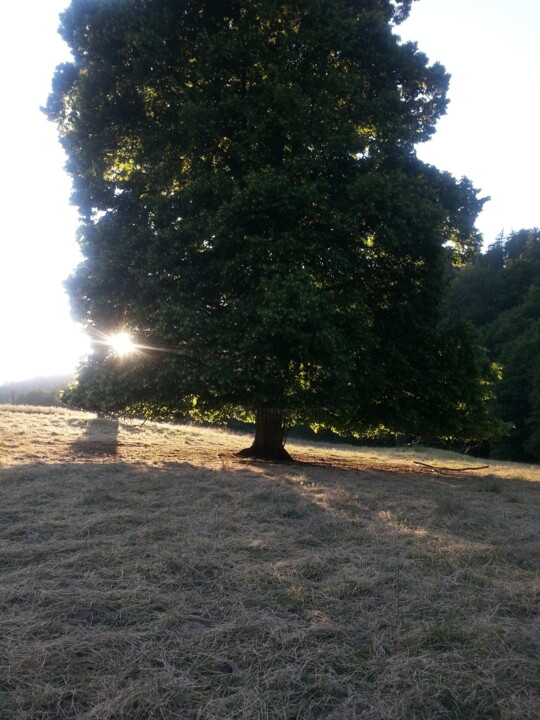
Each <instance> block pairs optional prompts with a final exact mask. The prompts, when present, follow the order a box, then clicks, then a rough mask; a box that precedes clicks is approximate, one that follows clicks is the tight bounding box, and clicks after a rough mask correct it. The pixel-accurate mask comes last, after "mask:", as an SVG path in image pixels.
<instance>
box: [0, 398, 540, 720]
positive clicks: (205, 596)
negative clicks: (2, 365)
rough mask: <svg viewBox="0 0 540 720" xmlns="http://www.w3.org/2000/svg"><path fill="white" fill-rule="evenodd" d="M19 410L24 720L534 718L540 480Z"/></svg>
mask: <svg viewBox="0 0 540 720" xmlns="http://www.w3.org/2000/svg"><path fill="white" fill-rule="evenodd" d="M249 440H250V439H249V438H248V437H247V436H242V435H237V434H231V433H227V432H224V431H219V430H215V429H206V428H197V427H189V426H182V425H167V424H160V423H144V424H143V423H142V422H140V421H131V422H127V421H125V420H118V419H110V418H96V417H95V415H91V414H89V413H80V412H74V411H69V410H61V409H57V408H53V409H46V408H44V409H38V408H31V407H20V406H19V407H17V406H0V564H1V566H2V583H1V584H0V607H1V608H2V620H1V621H0V625H1V626H0V677H2V678H3V684H2V691H3V694H2V698H1V700H0V715H1V716H2V717H6V718H8V717H9V718H11V717H13V718H19V720H35V718H40V720H57V718H60V717H61V718H67V719H68V720H76V719H77V720H78V719H79V718H91V717H92V718H100V720H116V719H117V718H129V720H148V718H152V717H156V718H158V717H159V718H164V719H165V720H169V719H170V720H172V719H173V718H186V720H191V719H193V720H195V719H199V720H227V719H228V718H243V719H244V720H274V719H275V720H282V719H283V718H303V719H304V720H311V719H312V718H324V719H325V720H374V718H381V719H382V718H385V719H387V720H394V719H399V720H405V719H412V718H414V720H443V719H444V720H447V719H448V718H455V719H456V720H457V719H459V720H462V719H463V720H464V719H465V718H466V719H467V720H488V719H489V720H515V719H517V718H519V719H520V720H533V718H536V710H537V702H538V692H539V690H540V687H539V683H538V675H537V660H538V656H539V654H540V639H539V637H538V626H537V623H538V600H539V597H540V585H539V584H538V546H539V541H540V529H539V527H540V523H539V519H540V518H539V512H538V491H539V490H540V484H539V483H538V480H540V472H539V469H538V468H534V467H528V466H523V465H516V464H512V463H497V464H492V463H490V462H489V461H487V463H488V464H489V465H490V467H489V468H488V469H486V470H477V471H466V472H459V473H457V472H452V471H449V470H444V469H441V470H439V471H436V470H433V469H430V468H427V467H425V466H419V465H415V464H414V463H415V462H417V461H420V462H426V463H430V464H432V465H437V466H441V468H448V467H451V466H453V467H454V468H459V467H470V466H471V465H476V466H479V465H482V464H486V461H476V460H471V459H469V458H463V457H462V456H458V455H456V454H451V453H434V452H433V451H430V450H424V451H421V450H419V449H415V450H411V449H403V450H373V449H371V448H369V449H367V448H359V449H357V448H351V447H346V446H344V447H339V448H335V447H330V446H308V445H305V444H297V445H292V446H291V447H290V448H289V449H290V451H291V454H292V455H293V456H294V457H295V458H296V459H298V461H299V462H297V463H295V464H293V465H288V466H279V465H272V464H269V463H262V462H251V461H246V460H241V459H239V458H236V457H235V455H234V453H235V452H236V451H238V450H239V449H241V448H242V447H245V446H246V445H247V444H249Z"/></svg>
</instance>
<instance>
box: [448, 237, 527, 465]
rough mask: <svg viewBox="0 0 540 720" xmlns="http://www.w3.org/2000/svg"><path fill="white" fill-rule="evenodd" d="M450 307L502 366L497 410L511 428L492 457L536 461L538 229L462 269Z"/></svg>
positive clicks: (505, 241)
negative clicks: (477, 335) (474, 327)
mask: <svg viewBox="0 0 540 720" xmlns="http://www.w3.org/2000/svg"><path fill="white" fill-rule="evenodd" d="M449 307H450V310H451V314H452V315H453V316H454V317H463V318H467V319H468V320H470V321H471V322H472V323H473V324H474V325H475V326H476V328H477V329H478V331H479V333H480V337H481V340H482V342H483V343H484V344H485V346H486V347H487V348H488V351H489V354H490V356H491V358H492V359H493V360H495V361H496V362H497V363H500V364H501V365H502V368H503V371H502V382H501V383H500V385H499V386H498V389H497V393H496V400H495V408H496V412H497V414H498V415H499V416H500V417H501V418H502V419H503V420H504V421H506V422H507V423H510V424H511V425H512V430H511V431H510V432H509V433H507V434H506V435H505V436H504V437H503V438H501V439H500V440H499V441H498V442H496V443H494V444H493V454H494V455H495V456H496V457H500V458H506V459H510V460H536V461H538V460H540V231H539V230H538V229H533V230H520V231H519V232H515V233H512V234H511V235H509V236H508V237H507V238H506V239H504V238H499V239H498V241H497V242H496V243H495V244H494V245H492V246H491V247H490V248H489V249H488V250H487V252H486V253H484V254H483V255H480V256H479V257H478V258H477V259H476V260H475V262H474V263H473V264H471V265H468V266H466V267H464V268H462V269H461V270H460V271H459V273H458V274H457V277H456V278H455V280H454V282H453V284H452V289H451V293H450V296H449Z"/></svg>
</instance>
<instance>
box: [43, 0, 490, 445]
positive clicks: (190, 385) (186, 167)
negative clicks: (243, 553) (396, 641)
mask: <svg viewBox="0 0 540 720" xmlns="http://www.w3.org/2000/svg"><path fill="white" fill-rule="evenodd" d="M410 5H411V0H403V1H401V2H399V1H398V2H390V1H389V0H363V1H362V2H358V1H356V0H355V1H353V0H294V1H293V0H290V1H285V2H283V0H279V2H278V0H227V1H224V2H220V3H215V2H209V0H199V1H198V2H189V3H175V2H172V1H171V0H169V1H167V0H123V1H122V2H115V3H111V2H108V1H106V0H73V2H72V4H71V6H70V7H69V8H68V9H67V10H66V11H65V13H64V14H63V16H62V28H61V32H62V35H63V37H64V39H65V40H66V41H67V42H68V44H69V46H70V48H71V50H72V53H73V57H74V61H73V63H68V64H66V65H63V66H61V67H60V68H58V71H57V73H56V76H55V80H54V86H53V93H52V95H51V97H50V99H49V103H48V109H47V111H48V114H49V117H50V118H51V119H52V120H54V121H55V122H56V123H57V125H58V128H59V131H60V134H61V137H62V142H63V144H64V147H65V149H66V151H67V154H68V157H69V163H68V167H69V170H70V172H71V174H72V176H73V179H74V202H75V203H76V204H77V205H78V207H79V209H80V212H81V216H82V225H81V231H80V245H81V250H82V252H83V255H84V262H83V263H82V264H81V265H80V266H79V268H78V270H77V271H76V273H75V274H74V275H73V277H72V278H71V279H70V281H69V283H68V287H69V291H70V294H71V298H72V303H73V310H74V313H75V316H76V317H77V319H78V320H80V321H81V322H83V323H84V324H85V325H86V326H87V328H88V330H89V332H91V333H94V335H95V336H96V338H99V337H100V333H108V332H113V331H114V330H117V329H122V330H128V331H129V332H131V334H132V335H133V336H134V337H135V338H136V340H137V341H138V342H139V343H141V344H142V345H145V346H151V347H159V348H162V349H167V350H168V351H169V352H155V351H145V353H144V354H143V353H140V354H138V355H137V356H135V357H134V358H133V359H131V360H129V359H123V360H119V359H116V358H114V357H113V356H111V355H110V354H108V353H107V352H106V351H104V350H102V349H97V350H96V352H95V353H94V356H93V357H92V358H91V359H90V360H89V361H88V363H87V365H86V366H85V367H84V368H83V369H82V370H81V373H80V379H79V385H78V387H77V388H74V389H72V390H70V392H69V393H68V394H66V396H65V397H66V398H67V399H68V400H69V402H70V403H72V404H74V405H78V406H81V407H86V408H92V409H103V410H105V409H107V410H117V411H118V410H120V409H122V408H126V407H133V406H137V407H139V408H141V407H144V408H146V411H147V412H149V413H172V414H174V413H185V412H188V411H189V412H196V413H198V414H199V415H200V416H204V417H211V418H216V417H220V416H221V417H224V416H228V417H237V418H239V419H243V420H250V419H253V413H254V411H255V409H256V408H257V407H260V406H267V407H274V408H280V409H281V410H283V412H284V413H285V414H286V416H288V417H289V418H290V419H291V420H294V421H296V422H304V423H308V424H312V425H313V424H317V423H320V424H323V425H325V426H328V427H331V428H334V429H336V430H339V431H340V432H355V433H358V432H366V431H375V430H376V429H377V428H380V427H386V428H388V429H391V430H392V431H395V432H399V431H402V430H406V431H407V432H412V431H414V432H417V431H418V432H422V431H424V430H425V429H427V428H429V429H430V430H431V431H433V432H437V433H439V434H440V433H443V434H460V435H470V434H471V433H472V434H473V435H474V436H477V434H478V433H484V432H485V428H486V422H487V419H486V413H485V403H484V399H485V395H486V392H485V390H486V388H487V387H488V386H487V385H482V384H481V383H482V381H485V382H488V381H489V380H490V377H491V371H490V369H489V365H488V364H487V363H486V361H485V359H483V358H482V357H481V356H479V355H477V354H476V351H475V349H474V341H473V340H472V338H471V337H470V336H469V335H468V334H467V332H466V331H465V330H464V329H463V328H460V327H455V328H446V327H444V326H443V324H442V319H443V317H442V298H443V290H444V286H445V281H444V278H445V267H446V266H447V264H448V262H449V261H451V262H456V263H459V262H462V261H463V259H464V258H466V257H468V256H469V255H470V254H471V253H472V252H474V250H475V249H476V248H477V247H478V245H479V242H480V238H479V235H478V233H477V232H476V230H475V227H474V221H475V218H476V216H477V214H478V212H479V210H480V208H481V206H482V202H483V201H482V200H480V199H479V198H478V197H477V193H476V191H475V190H474V188H473V187H472V185H471V183H470V182H469V181H468V180H466V179H463V180H462V181H461V182H456V181H455V180H454V178H452V177H451V176H450V175H448V174H446V173H442V172H440V171H438V170H437V169H436V168H433V167H431V166H428V165H425V164H423V163H421V162H420V161H419V160H418V159H417V157H416V155H415V152H414V145H415V144H416V143H418V142H422V141H425V140H427V139H428V138H429V137H430V136H431V135H432V134H433V132H434V129H435V123H436V121H437V119H438V118H439V117H440V116H441V115H442V114H443V113H444V111H445V108H446V90H447V85H448V76H447V75H446V73H445V71H444V69H443V68H442V67H441V66H440V65H438V64H435V65H432V66H430V65H428V62H427V58H426V57H425V55H423V54H422V53H420V52H419V51H418V49H417V47H416V46H415V45H414V44H411V43H407V44H401V43H400V41H399V38H398V37H397V35H396V34H395V25H396V24H397V23H399V22H400V21H401V20H402V19H403V18H404V17H405V16H406V14H407V13H408V10H409V8H410Z"/></svg>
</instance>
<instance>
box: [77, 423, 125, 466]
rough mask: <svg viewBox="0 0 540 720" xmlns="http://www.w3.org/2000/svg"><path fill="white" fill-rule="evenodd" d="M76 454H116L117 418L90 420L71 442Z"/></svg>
mask: <svg viewBox="0 0 540 720" xmlns="http://www.w3.org/2000/svg"><path fill="white" fill-rule="evenodd" d="M70 449H71V451H72V452H73V454H74V455H76V456H81V455H83V456H84V455H86V456H92V457H114V456H116V455H117V454H118V420H108V419H103V418H96V419H95V420H90V422H89V423H88V427H87V428H86V430H85V432H84V433H83V435H81V437H80V438H77V440H75V442H73V443H71V445H70Z"/></svg>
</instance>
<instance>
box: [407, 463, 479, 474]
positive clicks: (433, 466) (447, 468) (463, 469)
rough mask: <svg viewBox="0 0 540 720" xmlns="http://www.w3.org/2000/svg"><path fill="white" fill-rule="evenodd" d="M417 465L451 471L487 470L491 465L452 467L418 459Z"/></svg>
mask: <svg viewBox="0 0 540 720" xmlns="http://www.w3.org/2000/svg"><path fill="white" fill-rule="evenodd" d="M414 464H415V465H422V466H423V467H428V468H431V469H432V470H449V471H450V472H465V471H466V470H485V469H486V468H488V467H489V465H475V466H474V467H464V468H451V467H442V466H441V465H429V464H428V463H423V462H419V461H418V460H415V461H414Z"/></svg>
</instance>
